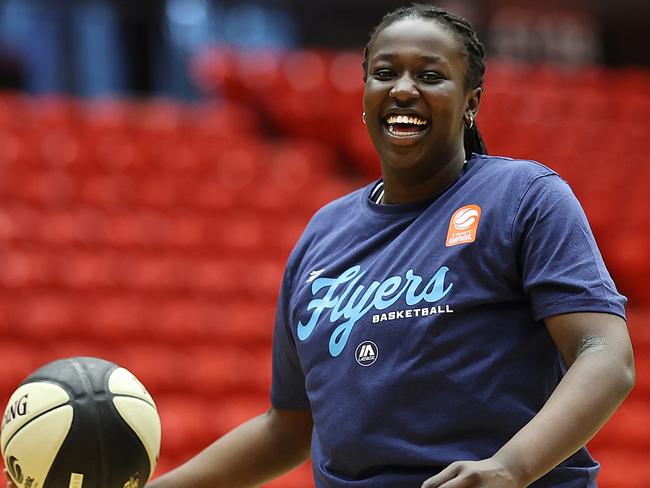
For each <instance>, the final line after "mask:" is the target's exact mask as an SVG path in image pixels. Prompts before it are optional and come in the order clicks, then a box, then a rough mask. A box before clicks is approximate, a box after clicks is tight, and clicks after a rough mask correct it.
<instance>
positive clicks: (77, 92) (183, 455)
mask: <svg viewBox="0 0 650 488" xmlns="http://www.w3.org/2000/svg"><path fill="white" fill-rule="evenodd" d="M405 4H407V3H406V2H398V1H389V0H355V1H354V2H351V1H348V0H321V1H318V2H316V1H313V2H306V1H298V0H284V1H282V0H265V1H261V0H259V1H234V0H231V1H225V0H224V1H217V0H214V1H213V0H166V1H162V0H158V1H146V2H133V1H128V0H123V1H118V0H114V1H109V0H78V1H75V0H67V1H66V0H56V1H55V0H0V369H1V370H2V375H0V402H1V403H2V404H3V405H4V402H6V400H7V399H8V397H9V395H10V394H11V392H12V391H13V390H14V389H15V387H16V386H17V385H18V383H19V382H20V381H21V380H22V379H23V378H24V377H25V376H27V375H28V374H29V373H30V372H31V371H32V370H33V369H35V368H36V367H38V366H40V365H42V364H44V363H46V362H48V361H50V360H53V359H56V358H60V357H64V356H71V355H94V356H100V357H104V358H106V359H109V360H112V361H115V362H118V363H119V364H121V365H123V366H125V367H127V368H129V369H131V370H132V371H133V372H134V373H135V374H136V375H137V376H138V377H139V378H140V379H141V380H142V381H143V382H144V383H145V384H146V385H147V386H148V387H149V389H150V391H151V392H152V394H153V395H154V397H155V398H156V400H157V402H158V406H159V410H160V413H161V417H162V422H163V429H164V430H163V447H162V454H161V460H160V465H159V469H158V471H157V473H156V474H157V475H159V474H161V473H163V472H165V471H166V470H168V469H170V468H171V467H173V466H175V465H177V464H178V463H180V462H182V461H183V460H185V459H187V458H188V457H190V456H191V455H192V454H194V453H196V452H197V451H198V450H200V449H201V448H203V447H205V446H206V445H207V444H209V443H210V442H211V441H212V440H213V439H215V438H216V437H218V436H220V435H222V434H223V433H225V432H226V431H228V430H229V429H231V428H232V427H234V426H236V425H237V424H239V423H240V422H241V421H243V420H245V419H247V418H249V417H250V416H253V415H257V414H259V413H261V412H263V411H265V410H266V408H267V407H268V389H269V381H270V343H271V335H272V322H273V316H274V306H275V299H276V295H277V289H278V284H279V281H280V276H281V273H282V269H283V265H284V261H285V259H286V257H287V255H288V253H289V251H290V249H291V247H292V245H293V244H294V242H295V241H296V239H297V238H298V236H299V235H300V232H301V230H302V228H303V226H304V225H305V224H306V222H307V220H308V219H309V217H310V216H311V214H312V213H313V212H314V211H315V210H316V209H317V208H319V207H320V206H321V205H323V204H324V203H326V202H327V201H329V200H331V199H333V198H335V197H338V196H340V195H342V194H344V193H346V192H348V191H350V190H352V189H354V188H356V187H358V186H361V185H363V184H365V183H367V182H368V181H370V180H371V179H373V178H376V177H377V176H378V174H379V171H378V161H377V158H376V155H375V153H374V150H373V148H372V147H371V145H370V143H369V141H368V139H367V136H366V134H365V130H364V127H363V125H362V123H361V111H362V110H361V92H362V88H363V86H362V80H361V76H362V73H361V61H362V59H361V55H362V50H363V47H364V46H365V43H366V42H367V39H368V34H369V32H370V31H371V29H372V27H373V26H374V25H375V24H376V23H378V22H379V20H380V19H381V16H382V15H383V13H385V12H386V11H387V10H390V9H393V8H395V7H398V6H400V5H405ZM436 4H437V5H440V6H443V7H446V8H449V9H451V10H453V11H455V12H457V13H460V14H462V15H464V16H466V17H467V18H469V19H470V20H472V22H473V23H474V25H475V26H476V28H477V30H478V31H479V33H480V37H481V38H482V40H483V42H484V44H485V45H486V48H487V52H488V72H487V79H486V85H485V93H484V97H483V103H482V107H481V112H480V114H479V117H478V124H479V126H480V127H481V130H482V132H483V134H484V137H485V139H486V142H487V145H488V148H489V150H490V152H491V153H492V154H502V155H508V156H513V157H523V158H531V159H536V160H539V161H541V162H543V163H545V164H547V165H548V166H550V167H552V168H553V169H555V170H557V171H558V172H559V173H560V174H561V175H562V176H563V177H564V178H565V179H566V180H567V181H568V182H569V183H570V184H571V185H572V187H573V188H574V190H575V192H576V194H577V195H578V197H579V198H580V200H581V202H582V203H583V205H584V207H585V210H586V212H587V214H588V216H589V218H590V221H591V224H592V227H593V230H594V233H595V235H596V238H597V240H598V243H599V245H600V247H601V250H602V252H603V254H604V256H605V259H606V262H607V263H608V266H609V269H610V271H611V273H612V275H613V276H614V278H615V280H616V283H617V285H618V287H619V289H620V290H621V291H622V292H623V293H624V294H625V295H627V296H628V298H629V299H630V303H629V319H630V322H629V323H630V329H631V333H632V336H633V340H634V344H635V353H636V364H637V376H638V378H637V386H636V388H635V390H634V392H633V393H632V395H631V396H630V397H629V399H628V400H627V401H626V403H625V404H624V406H623V407H622V408H621V410H619V411H618V412H617V413H616V415H615V416H614V418H613V419H612V420H611V422H610V423H609V424H608V425H607V426H606V427H605V429H604V430H603V431H602V432H601V433H599V434H598V436H597V437H596V438H595V439H594V440H593V441H592V442H591V444H590V448H591V449H592V451H593V453H594V454H595V456H596V457H597V458H598V459H599V460H600V461H601V462H602V464H603V469H602V474H601V476H600V486H602V487H603V488H639V487H649V486H650V464H648V462H647V461H648V459H650V355H649V354H648V353H649V352H650V329H649V328H648V324H649V322H650V294H649V293H648V286H647V283H648V281H649V280H650V260H648V252H649V251H650V217H649V215H650V213H649V212H648V210H649V209H650V206H649V199H648V190H647V189H648V187H649V186H650V161H649V158H648V155H647V151H646V150H645V145H646V144H647V143H648V141H650V124H648V120H649V119H650V95H649V94H650V69H649V67H650V51H649V50H648V49H647V45H648V41H650V38H649V34H648V32H650V2H647V0H617V1H613V0H589V1H587V0H584V1H579V0H572V1H571V0H563V1H548V0H537V1H527V0H517V1H508V0H483V1H481V0H464V1H463V0H455V1H452V0H448V1H440V2H436ZM267 486H268V487H275V488H305V487H309V486H313V483H312V482H311V472H310V467H309V466H308V465H306V466H303V467H301V468H299V469H298V470H296V471H295V472H293V473H291V474H289V475H287V476H286V477H284V478H282V479H280V480H278V481H276V482H274V483H271V484H269V485H267Z"/></svg>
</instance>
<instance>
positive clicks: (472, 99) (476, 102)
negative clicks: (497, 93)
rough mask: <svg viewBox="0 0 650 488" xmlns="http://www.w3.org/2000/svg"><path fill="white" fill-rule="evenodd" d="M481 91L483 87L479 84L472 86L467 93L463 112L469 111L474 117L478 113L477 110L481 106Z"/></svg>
mask: <svg viewBox="0 0 650 488" xmlns="http://www.w3.org/2000/svg"><path fill="white" fill-rule="evenodd" d="M482 93H483V88H481V87H480V86H479V87H478V88H474V89H473V90H472V91H470V92H469V95H468V97H467V108H466V109H465V113H471V114H472V117H476V115H477V114H478V110H479V108H480V106H481V94H482Z"/></svg>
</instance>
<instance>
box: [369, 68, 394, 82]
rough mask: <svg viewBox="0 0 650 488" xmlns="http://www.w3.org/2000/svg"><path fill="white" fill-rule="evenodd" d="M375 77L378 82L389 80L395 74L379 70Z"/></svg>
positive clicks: (387, 70)
mask: <svg viewBox="0 0 650 488" xmlns="http://www.w3.org/2000/svg"><path fill="white" fill-rule="evenodd" d="M373 76H374V77H375V78H377V79H378V80H387V79H389V78H391V77H392V76H393V72H392V71H391V70H389V69H378V70H377V71H375V72H374V73H373Z"/></svg>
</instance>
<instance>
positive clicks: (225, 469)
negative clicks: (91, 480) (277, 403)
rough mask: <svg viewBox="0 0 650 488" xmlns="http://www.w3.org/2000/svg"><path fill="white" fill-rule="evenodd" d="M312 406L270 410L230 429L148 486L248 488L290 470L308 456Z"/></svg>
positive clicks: (150, 487)
mask: <svg viewBox="0 0 650 488" xmlns="http://www.w3.org/2000/svg"><path fill="white" fill-rule="evenodd" d="M312 427H313V421H312V416H311V411H309V410H277V409H273V408H271V409H270V410H269V411H268V412H266V413H265V414H262V415H260V416H258V417H255V418H253V419H251V420H249V421H248V422H245V423H243V424H242V425H240V426H239V427H237V428H236V429H234V430H232V431H231V432H229V433H228V434H226V435H225V436H223V437H221V438H220V439H219V440H217V441H215V442H214V443H213V444H211V445H210V446H208V447H207V448H206V449H205V450H203V451H202V452H201V453H199V454H197V455H196V456H195V457H193V458H192V459H190V460H189V461H187V462H186V463H185V464H183V465H181V466H179V467H178V468H176V469H174V470H172V471H170V472H169V473H167V474H165V475H163V476H161V477H160V478H157V479H155V480H154V481H151V482H150V483H147V486H146V488H221V487H224V488H245V487H254V486H258V485H260V484H262V483H264V482H266V481H269V480H271V479H273V478H277V477H278V476H280V475H282V474H284V473H286V472H287V471H289V470H291V469H292V468H294V467H296V466H298V465H299V464H301V463H303V462H304V461H306V460H307V459H308V458H309V454H310V446H311V432H312Z"/></svg>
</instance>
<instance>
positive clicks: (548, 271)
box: [148, 5, 634, 488]
mask: <svg viewBox="0 0 650 488" xmlns="http://www.w3.org/2000/svg"><path fill="white" fill-rule="evenodd" d="M364 70H365V92H364V109H365V112H364V114H363V118H364V121H365V123H366V124H367V129H368V133H369V135H370V138H371V139H372V141H373V143H374V145H375V147H376V149H377V153H378V154H379V158H380V160H381V169H382V179H381V181H380V182H376V183H374V184H372V185H369V186H368V187H366V188H363V189H361V190H358V191H356V192H354V193H352V194H350V195H347V196H345V197H343V198H341V199H339V200H336V201H334V202H332V203H331V204H329V205H327V206H326V207H324V208H323V209H321V210H320V211H319V212H318V213H317V214H316V215H315V216H314V218H313V219H312V221H311V222H310V224H309V225H308V227H307V229H306V230H305V232H304V234H303V236H302V237H301V239H300V241H299V242H298V244H297V246H296V248H295V249H294V251H293V252H292V254H291V256H290V258H289V261H288V264H287V268H286V271H285V275H284V279H283V284H282V289H281V293H280V298H279V304H278V310H277V319H276V329H275V336H274V350H273V353H274V359H273V362H274V364H273V383H272V393H271V399H272V405H273V406H272V408H271V409H270V410H269V411H268V412H267V413H266V414H264V415H261V416H259V417H257V418H254V419H252V420H250V421H249V422H247V423H245V424H243V425H242V426H240V427H238V428H237V429H235V430H234V431H232V432H231V433H229V434H227V435H226V436H224V437H223V438H221V439H219V440H218V441H216V442H215V443H214V444H213V445H211V446H210V447H208V448H207V449H206V450H205V451H203V452H202V453H200V454H199V455H197V456H196V457H195V458H193V459H191V460H190V461H189V462H187V463H186V464H184V465H183V466H181V467H179V468H177V469H176V470H174V471H172V472H170V473H168V474H166V475H164V476H162V477H161V478H159V479H157V480H155V481H153V482H151V483H150V484H149V485H148V486H150V487H151V488H215V487H228V488H233V487H248V486H256V485H259V484H261V483H263V482H264V481H266V480H269V479H272V478H274V477H276V476H279V475H280V474H282V473H284V472H286V471H288V470H289V469H291V468H293V467H294V466H296V465H298V464H300V463H302V462H303V461H305V460H306V459H307V458H308V457H309V456H310V455H311V457H312V459H313V463H314V477H315V484H316V486H317V487H318V488H325V487H327V488H334V487H336V488H339V487H341V488H342V487H354V488H366V487H373V488H381V487H386V488H389V487H390V488H410V487H419V486H421V487H425V488H434V487H444V488H459V487H494V488H504V487H505V488H508V487H517V488H519V487H525V486H534V487H549V488H550V487H566V488H574V487H575V488H578V487H595V486H596V482H595V476H596V473H597V471H598V464H597V463H596V462H594V461H593V460H592V459H591V457H590V456H589V454H588V452H587V451H586V450H585V449H584V447H583V446H584V445H585V443H586V442H587V441H588V440H589V439H590V438H591V437H592V436H593V435H594V434H595V433H596V432H597V431H598V429H599V428H600V427H601V426H602V425H603V424H604V423H605V421H606V420H607V419H608V418H609V417H610V415H611V414H612V413H613V412H614V410H615V409H616V408H617V406H618V405H619V404H620V403H621V402H622V400H623V399H624V398H625V396H626V395H627V394H628V392H629V391H630V389H631V388H632V385H633V383H634V367H633V364H632V351H631V345H630V341H629V337H628V333H627V328H626V323H625V321H624V305H625V298H624V297H622V296H621V295H619V294H618V293H617V291H616V289H615V287H614V284H613V283H612V281H611V279H610V277H609V275H608V273H607V271H606V269H605V266H604V264H603V262H602V259H601V257H600V254H599V252H598V250H597V248H596V245H595V243H594V239H593V237H592V235H591V232H590V230H589V227H588V224H587V222H586V219H585V216H584V214H583V212H582V210H581V208H580V206H579V204H578V203H577V202H576V200H575V198H574V196H573V194H572V193H571V190H570V189H569V188H568V186H567V185H566V183H565V182H564V181H563V180H562V179H561V178H559V177H558V176H557V174H555V173H554V172H553V171H552V170H550V169H548V168H546V167H544V166H542V165H540V164H538V163H535V162H530V161H517V160H511V159H506V158H498V157H489V156H487V155H485V154H481V153H484V152H485V149H484V147H483V143H482V141H481V138H480V135H479V133H478V130H477V129H476V124H475V122H474V119H475V117H476V114H477V113H478V110H479V105H480V99H481V85H482V79H483V71H484V66H483V47H482V46H481V44H480V43H479V41H478V39H477V38H476V36H475V34H474V32H473V31H472V29H471V27H470V26H469V24H467V22H466V21H464V20H463V19H461V18H458V17H456V16H454V15H452V14H450V13H447V12H445V11H443V10H440V9H437V8H434V7H432V6H426V5H415V6H413V7H409V8H404V9H399V10H397V11H395V12H392V13H390V14H388V15H387V16H386V17H385V18H384V20H383V21H382V23H381V24H380V25H379V26H378V27H377V29H376V30H375V31H374V33H373V34H372V36H371V39H370V42H369V44H368V46H367V49H366V61H365V63H364ZM531 96H533V94H531ZM215 415H218V413H217V412H215Z"/></svg>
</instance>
